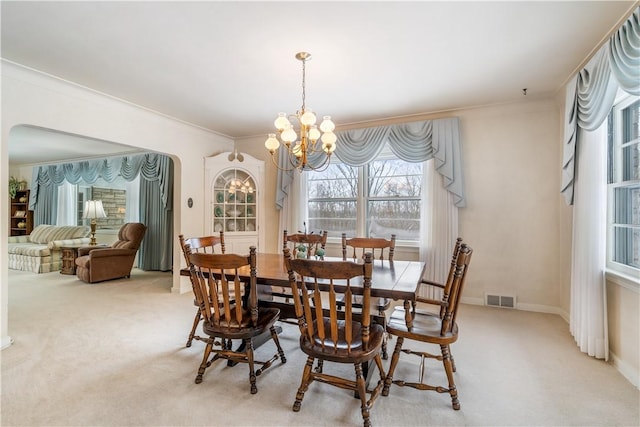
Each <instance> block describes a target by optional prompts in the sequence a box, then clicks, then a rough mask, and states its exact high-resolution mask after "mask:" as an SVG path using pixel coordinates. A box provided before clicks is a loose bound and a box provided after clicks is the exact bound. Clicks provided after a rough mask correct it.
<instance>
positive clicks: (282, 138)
mask: <svg viewBox="0 0 640 427" xmlns="http://www.w3.org/2000/svg"><path fill="white" fill-rule="evenodd" d="M296 59H297V60H299V61H301V62H302V107H301V108H300V110H299V111H297V112H296V113H295V114H290V115H287V114H286V113H279V114H278V118H276V120H275V122H274V125H275V127H276V130H277V131H278V134H277V136H276V134H275V133H270V134H269V137H268V138H267V140H266V141H265V143H264V145H265V147H266V148H267V150H269V153H271V159H272V160H273V163H274V164H275V165H276V167H278V169H281V170H286V171H290V170H294V169H298V170H299V171H300V172H302V171H304V170H315V171H321V170H324V169H326V168H327V167H328V166H329V161H330V159H331V153H333V152H334V151H335V149H336V140H337V137H336V134H334V133H333V130H334V129H335V127H336V125H335V124H334V123H333V122H332V121H331V116H324V117H323V120H322V123H320V128H318V126H317V125H316V115H315V114H314V113H313V111H311V109H309V108H307V107H306V105H305V64H306V62H307V61H308V60H309V59H311V54H310V53H307V52H298V53H297V54H296ZM296 128H297V131H296ZM278 138H279V139H278ZM280 143H282V144H283V145H284V148H285V149H286V150H287V156H288V159H289V165H290V166H291V167H285V168H283V167H281V166H280V165H278V160H277V158H276V156H275V154H276V153H277V152H278V149H279V148H280ZM320 152H324V158H323V160H322V162H320V164H317V165H316V164H315V161H314V165H311V164H310V163H309V156H310V155H312V154H314V153H320Z"/></svg>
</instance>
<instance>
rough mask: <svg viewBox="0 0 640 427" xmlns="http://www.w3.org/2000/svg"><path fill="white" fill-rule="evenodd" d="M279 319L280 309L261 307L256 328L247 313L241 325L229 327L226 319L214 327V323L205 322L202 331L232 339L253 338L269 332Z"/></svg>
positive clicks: (233, 324)
mask: <svg viewBox="0 0 640 427" xmlns="http://www.w3.org/2000/svg"><path fill="white" fill-rule="evenodd" d="M279 317H280V310H279V309H277V308H263V307H260V308H259V309H258V324H257V325H256V326H253V325H252V324H251V315H250V313H246V314H245V315H244V316H243V317H242V321H241V325H238V323H237V322H235V321H232V322H231V325H230V326H227V325H226V323H225V321H224V319H221V320H220V324H219V325H214V324H213V323H212V322H208V321H205V322H203V323H202V330H203V331H204V332H205V333H206V334H207V335H210V336H224V337H226V338H230V339H244V338H252V337H256V336H258V335H262V334H263V333H264V332H266V331H268V330H269V328H271V326H273V324H274V323H275V322H276V321H277V320H278V318H279Z"/></svg>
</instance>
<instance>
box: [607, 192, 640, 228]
mask: <svg viewBox="0 0 640 427" xmlns="http://www.w3.org/2000/svg"><path fill="white" fill-rule="evenodd" d="M613 222H614V224H619V225H640V185H637V186H633V187H618V188H616V189H615V190H614V217H613Z"/></svg>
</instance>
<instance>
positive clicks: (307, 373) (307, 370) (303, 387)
mask: <svg viewBox="0 0 640 427" xmlns="http://www.w3.org/2000/svg"><path fill="white" fill-rule="evenodd" d="M313 360H314V358H313V357H311V356H308V357H307V363H305V365H304V370H303V371H302V381H301V382H300V387H299V388H298V392H297V393H296V400H295V402H293V412H299V411H300V406H301V405H302V399H304V393H305V392H306V391H307V390H308V389H309V384H311V381H313V379H312V377H311V368H312V367H313Z"/></svg>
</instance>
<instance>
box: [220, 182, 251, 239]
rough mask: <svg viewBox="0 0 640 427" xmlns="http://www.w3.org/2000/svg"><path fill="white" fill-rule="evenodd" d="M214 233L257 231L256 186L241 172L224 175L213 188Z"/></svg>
mask: <svg viewBox="0 0 640 427" xmlns="http://www.w3.org/2000/svg"><path fill="white" fill-rule="evenodd" d="M213 192H214V194H213V198H212V200H213V207H212V208H213V230H214V231H216V232H218V231H224V232H232V233H235V232H254V231H255V230H256V220H255V218H256V215H257V212H256V208H257V206H256V203H255V202H256V184H255V181H254V180H253V178H251V176H250V175H249V174H248V173H247V172H245V171H243V170H239V169H229V170H226V171H224V172H222V173H221V174H220V175H219V176H218V177H217V178H216V180H215V184H214V189H213Z"/></svg>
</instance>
